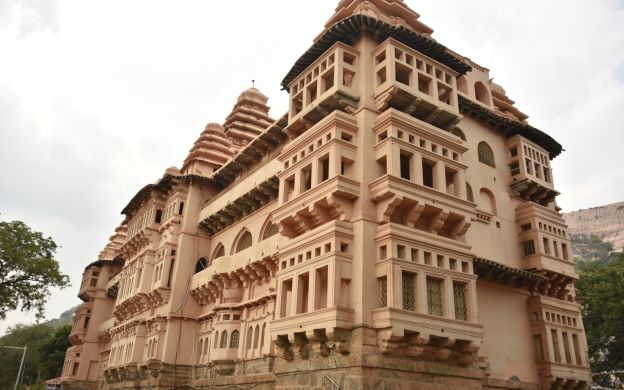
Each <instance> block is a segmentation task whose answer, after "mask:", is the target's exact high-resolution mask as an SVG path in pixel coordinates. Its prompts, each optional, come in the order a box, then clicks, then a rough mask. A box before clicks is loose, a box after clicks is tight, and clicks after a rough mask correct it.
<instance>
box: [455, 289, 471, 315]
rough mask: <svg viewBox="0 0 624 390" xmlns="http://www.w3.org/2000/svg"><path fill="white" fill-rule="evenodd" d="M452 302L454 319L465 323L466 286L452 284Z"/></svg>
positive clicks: (466, 312) (466, 309)
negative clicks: (453, 304)
mask: <svg viewBox="0 0 624 390" xmlns="http://www.w3.org/2000/svg"><path fill="white" fill-rule="evenodd" d="M453 301H454V303H455V319H458V320H463V321H466V320H467V319H468V308H467V306H466V305H467V303H466V284H465V283H458V282H455V283H453Z"/></svg>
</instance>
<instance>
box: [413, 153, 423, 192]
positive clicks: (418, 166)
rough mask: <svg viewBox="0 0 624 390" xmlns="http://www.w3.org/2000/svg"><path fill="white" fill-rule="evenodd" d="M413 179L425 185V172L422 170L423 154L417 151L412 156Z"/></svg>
mask: <svg viewBox="0 0 624 390" xmlns="http://www.w3.org/2000/svg"><path fill="white" fill-rule="evenodd" d="M412 162H413V163H412V165H413V166H412V176H413V179H412V181H414V182H416V184H418V185H423V172H422V154H420V153H418V152H416V153H414V156H413V157H412Z"/></svg>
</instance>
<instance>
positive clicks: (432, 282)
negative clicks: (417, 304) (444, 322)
mask: <svg viewBox="0 0 624 390" xmlns="http://www.w3.org/2000/svg"><path fill="white" fill-rule="evenodd" d="M427 306H428V307H429V314H431V315H434V316H441V315H442V281H441V280H439V279H432V278H427Z"/></svg>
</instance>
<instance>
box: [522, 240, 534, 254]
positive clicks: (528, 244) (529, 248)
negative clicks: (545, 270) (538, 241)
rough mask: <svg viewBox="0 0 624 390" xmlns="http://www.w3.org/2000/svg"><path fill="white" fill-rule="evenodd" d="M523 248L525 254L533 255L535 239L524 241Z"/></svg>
mask: <svg viewBox="0 0 624 390" xmlns="http://www.w3.org/2000/svg"><path fill="white" fill-rule="evenodd" d="M522 249H523V251H524V256H531V255H534V254H535V243H534V242H533V241H525V242H523V243H522Z"/></svg>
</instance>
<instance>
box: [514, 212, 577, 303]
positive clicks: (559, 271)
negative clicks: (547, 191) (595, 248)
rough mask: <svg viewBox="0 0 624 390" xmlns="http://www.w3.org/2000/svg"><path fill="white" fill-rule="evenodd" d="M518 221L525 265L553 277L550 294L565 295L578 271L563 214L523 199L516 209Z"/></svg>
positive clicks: (550, 277)
mask: <svg viewBox="0 0 624 390" xmlns="http://www.w3.org/2000/svg"><path fill="white" fill-rule="evenodd" d="M516 223H517V224H518V227H519V231H520V233H519V234H518V241H519V243H520V245H521V249H522V255H523V258H522V266H523V268H524V269H525V270H528V271H532V272H537V273H539V274H540V275H542V276H545V277H546V278H548V279H549V280H550V281H551V285H550V287H549V290H550V291H549V292H547V294H548V295H553V294H554V295H558V296H560V297H564V296H566V295H567V294H568V293H569V292H568V291H567V290H568V288H569V286H568V285H569V284H570V283H573V282H574V281H575V280H576V279H577V278H578V275H577V274H576V271H575V267H574V260H573V257H572V254H571V243H570V239H569V238H568V232H567V226H566V225H565V220H564V219H563V217H562V216H561V214H559V213H558V212H557V211H555V210H552V209H550V208H547V207H544V206H540V205H539V204H536V203H532V202H524V203H522V204H520V205H519V206H518V207H517V209H516ZM544 293H546V292H544Z"/></svg>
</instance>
